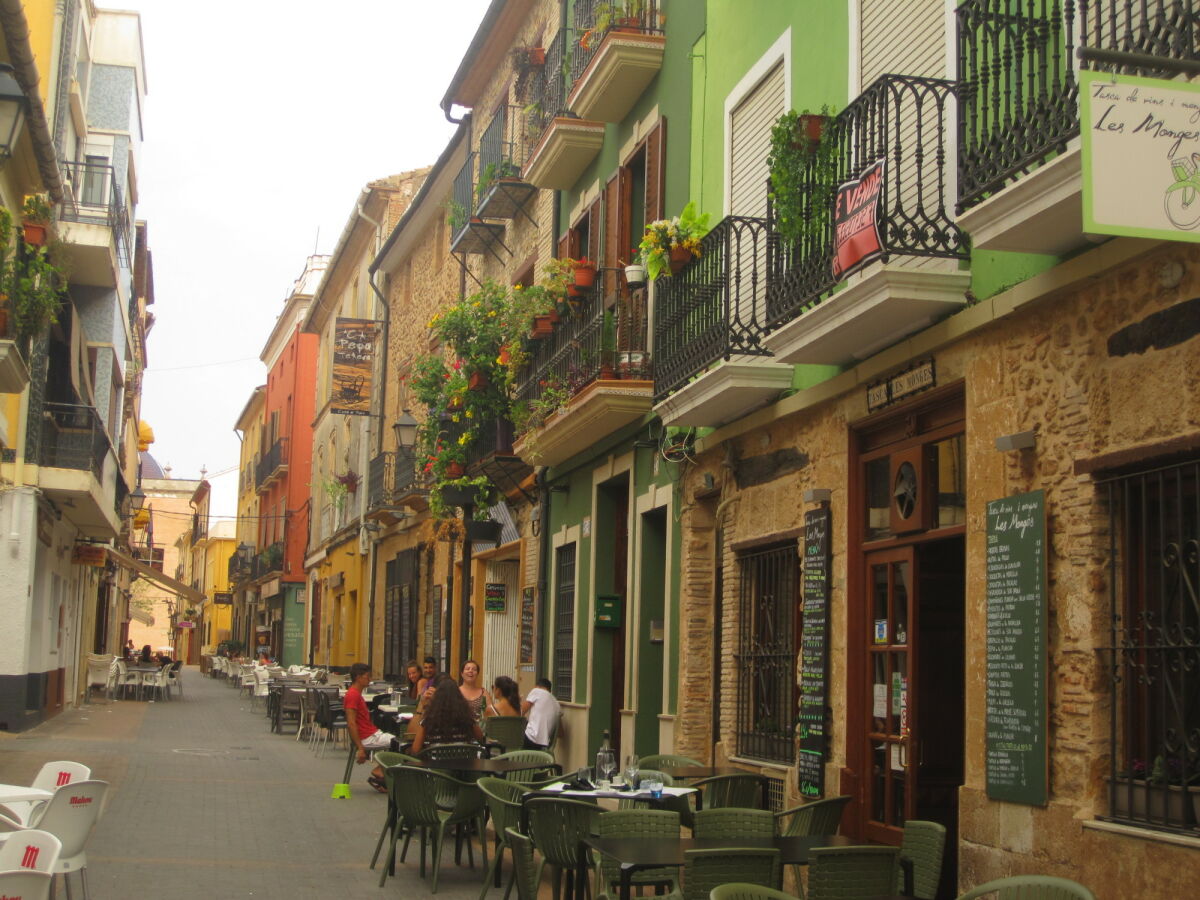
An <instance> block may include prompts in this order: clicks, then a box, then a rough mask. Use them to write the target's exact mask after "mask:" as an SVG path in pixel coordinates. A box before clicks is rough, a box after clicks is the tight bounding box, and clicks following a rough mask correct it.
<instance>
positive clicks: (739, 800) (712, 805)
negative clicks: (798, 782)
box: [693, 772, 767, 809]
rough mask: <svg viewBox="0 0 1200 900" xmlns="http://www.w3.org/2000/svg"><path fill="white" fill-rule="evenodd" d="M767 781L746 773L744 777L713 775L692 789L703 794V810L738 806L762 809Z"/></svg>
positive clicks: (697, 783)
mask: <svg viewBox="0 0 1200 900" xmlns="http://www.w3.org/2000/svg"><path fill="white" fill-rule="evenodd" d="M766 783H767V779H766V778H764V777H763V776H762V775H754V774H752V773H750V772H747V773H746V774H744V775H715V776H713V777H712V778H701V779H700V780H699V781H697V782H696V783H695V784H694V785H693V787H695V788H698V789H699V790H701V791H703V792H704V809H724V808H727V807H730V806H739V807H742V808H744V809H762V808H763V798H764V796H765V794H766V790H765V787H766Z"/></svg>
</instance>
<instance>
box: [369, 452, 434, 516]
mask: <svg viewBox="0 0 1200 900" xmlns="http://www.w3.org/2000/svg"><path fill="white" fill-rule="evenodd" d="M424 488H425V479H424V478H423V477H422V476H421V475H420V474H418V472H417V464H416V454H415V453H414V452H413V450H411V449H400V450H389V451H387V452H385V453H380V454H379V455H378V456H376V457H375V458H374V459H372V460H371V463H370V466H369V467H368V469H367V508H368V509H369V510H376V509H387V508H390V507H396V506H400V504H401V501H402V500H403V499H404V498H405V497H409V496H412V494H414V493H416V492H418V491H421V490H424Z"/></svg>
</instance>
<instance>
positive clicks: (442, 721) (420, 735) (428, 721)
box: [409, 675, 483, 755]
mask: <svg viewBox="0 0 1200 900" xmlns="http://www.w3.org/2000/svg"><path fill="white" fill-rule="evenodd" d="M463 741H479V742H481V743H482V741H483V731H482V730H481V729H480V727H479V723H478V722H476V721H475V717H474V716H473V715H472V714H471V707H470V706H469V705H468V704H467V700H466V698H465V697H463V695H462V692H461V691H460V690H459V689H458V685H457V684H456V683H455V682H454V679H453V678H451V677H450V676H449V675H443V676H441V678H439V679H438V682H437V684H436V685H435V686H434V690H433V699H431V700H430V701H429V705H428V706H427V707H426V709H425V716H424V718H422V719H421V721H420V722H418V723H417V726H416V728H414V729H413V741H412V749H411V750H410V751H409V752H411V753H412V754H414V755H415V754H417V753H420V752H421V749H422V748H423V747H428V746H431V745H433V744H457V743H461V742H463Z"/></svg>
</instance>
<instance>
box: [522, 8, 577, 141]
mask: <svg viewBox="0 0 1200 900" xmlns="http://www.w3.org/2000/svg"><path fill="white" fill-rule="evenodd" d="M568 34H569V33H568V32H565V31H559V32H558V34H556V35H555V36H554V40H552V41H551V42H550V46H549V47H547V48H546V64H545V65H544V66H542V71H541V75H540V76H538V77H537V78H535V79H534V82H533V85H532V86H531V91H530V99H529V105H528V106H526V107H525V138H526V141H527V142H528V143H529V146H530V147H533V146H534V145H536V144H537V142H538V141H539V140H540V139H541V136H542V135H543V134H545V132H546V129H547V128H549V127H550V123H551V122H552V121H554V117H555V116H560V115H564V114H565V113H566V105H567V84H566V78H565V77H564V76H563V55H564V54H565V53H569V52H570V51H569V49H568V48H567V46H566V42H567V40H568ZM572 77H573V76H572Z"/></svg>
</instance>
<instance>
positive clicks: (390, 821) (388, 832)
mask: <svg viewBox="0 0 1200 900" xmlns="http://www.w3.org/2000/svg"><path fill="white" fill-rule="evenodd" d="M416 761H417V759H416V757H414V756H407V755H406V754H404V753H396V752H394V751H392V750H377V751H376V752H375V762H377V763H378V764H379V765H381V766H383V768H384V779H383V780H384V783H385V784H386V785H387V789H388V808H387V818H385V819H384V821H383V828H381V829H380V830H379V840H377V841H376V842H375V853H374V854H372V856H371V865H370V868H372V869H373V868H375V863H376V862H378V861H379V851H380V850H382V849H383V842H384V839H385V838H386V839H388V840H390V839H391V838H392V836H393V835H394V834H395V833H396V829H397V828H399V827H401V826H400V824H399V822H398V821H397V820H398V819H399V815H398V813H397V811H396V803H395V801H393V800H392V782H393V781H395V774H394V773H393V772H392V767H393V766H406V765H409V764H411V763H414V762H416Z"/></svg>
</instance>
